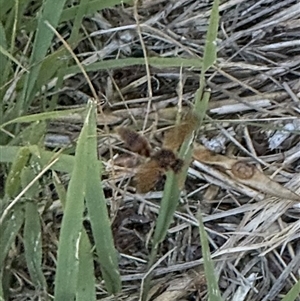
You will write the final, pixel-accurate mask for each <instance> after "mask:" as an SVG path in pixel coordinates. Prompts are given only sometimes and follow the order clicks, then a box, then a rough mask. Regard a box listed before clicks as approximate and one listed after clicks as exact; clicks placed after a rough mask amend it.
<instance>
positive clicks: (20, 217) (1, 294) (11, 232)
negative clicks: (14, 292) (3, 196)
mask: <svg viewBox="0 0 300 301" xmlns="http://www.w3.org/2000/svg"><path fill="white" fill-rule="evenodd" d="M0 202H1V203H2V202H3V200H0ZM1 213H2V212H1ZM23 221H24V213H23V206H19V205H17V206H15V207H14V210H13V212H12V213H11V214H9V215H8V216H7V217H6V218H5V219H4V221H3V224H2V225H1V226H0V238H1V239H0V286H1V288H0V300H1V298H2V300H8V298H5V297H7V296H6V290H5V285H4V283H5V281H6V279H4V278H3V272H4V270H3V269H4V267H5V264H4V260H5V258H6V256H7V254H8V251H9V249H10V247H11V244H12V243H13V241H14V240H15V238H16V236H17V234H18V233H19V230H20V228H21V226H22V224H23Z"/></svg>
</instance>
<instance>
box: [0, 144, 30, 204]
mask: <svg viewBox="0 0 300 301" xmlns="http://www.w3.org/2000/svg"><path fill="white" fill-rule="evenodd" d="M29 156H30V150H29V148H28V147H27V146H24V147H21V148H19V150H18V152H17V154H16V157H15V158H14V161H13V164H12V166H11V168H10V171H9V174H8V176H7V179H6V181H5V195H7V196H8V197H10V198H13V197H15V196H16V195H17V193H18V192H19V190H20V187H21V178H20V175H21V171H22V170H23V168H24V166H25V165H26V164H27V162H28V159H29Z"/></svg>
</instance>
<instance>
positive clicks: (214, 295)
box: [198, 211, 222, 301]
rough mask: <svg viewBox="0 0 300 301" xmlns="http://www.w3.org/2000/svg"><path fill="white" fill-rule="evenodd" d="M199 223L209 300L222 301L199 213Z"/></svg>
mask: <svg viewBox="0 0 300 301" xmlns="http://www.w3.org/2000/svg"><path fill="white" fill-rule="evenodd" d="M198 222H199V233H200V240H201V247H202V256H203V261H204V272H205V276H206V281H207V289H208V300H209V301H222V298H221V294H220V290H219V285H218V280H217V277H216V275H215V272H214V271H215V270H214V264H213V261H212V259H211V256H210V250H209V244H208V239H207V234H206V231H205V229H204V224H203V221H202V216H201V212H200V211H199V212H198Z"/></svg>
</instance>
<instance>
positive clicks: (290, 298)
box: [281, 279, 300, 301]
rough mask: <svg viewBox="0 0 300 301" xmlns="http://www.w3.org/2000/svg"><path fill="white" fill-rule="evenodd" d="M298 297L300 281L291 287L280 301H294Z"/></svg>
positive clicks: (299, 294)
mask: <svg viewBox="0 0 300 301" xmlns="http://www.w3.org/2000/svg"><path fill="white" fill-rule="evenodd" d="M299 296H300V279H299V280H298V281H297V282H296V283H295V284H294V285H293V287H292V288H291V289H290V290H289V292H288V293H287V294H286V295H285V296H284V297H283V299H282V300H281V301H295V300H296V299H297V298H299Z"/></svg>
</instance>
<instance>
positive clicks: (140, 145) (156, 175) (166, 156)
mask: <svg viewBox="0 0 300 301" xmlns="http://www.w3.org/2000/svg"><path fill="white" fill-rule="evenodd" d="M188 117H189V118H187V119H186V120H185V121H183V122H181V123H180V124H178V125H176V126H175V127H174V128H172V129H171V130H169V131H168V132H167V133H166V135H165V138H164V142H163V147H162V148H161V149H160V150H158V151H154V150H153V149H152V148H151V146H150V144H149V142H148V140H147V139H146V138H145V137H144V136H142V135H140V134H138V133H137V132H135V131H133V130H131V129H129V128H126V127H119V128H118V129H117V133H118V134H119V136H120V137H121V139H122V140H123V141H124V142H125V145H126V147H127V148H128V149H129V150H131V151H133V152H135V153H138V154H139V155H142V156H145V157H147V158H148V160H147V161H146V162H145V163H144V164H141V165H140V166H139V168H138V171H137V173H136V175H135V178H134V181H135V185H136V189H137V192H139V193H146V192H148V191H150V190H152V189H153V188H154V187H155V186H156V184H157V182H158V181H159V180H160V179H161V178H162V176H163V175H164V174H165V172H166V171H168V170H172V171H173V172H175V173H179V172H180V171H181V170H182V167H183V165H184V162H183V160H182V159H180V158H178V156H177V155H176V154H175V152H176V151H177V149H178V148H179V147H180V145H181V144H182V143H183V141H184V140H185V139H186V138H187V137H188V136H190V135H191V134H192V132H193V131H194V130H195V129H196V127H197V125H198V118H197V117H196V115H194V114H190V115H188Z"/></svg>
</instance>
